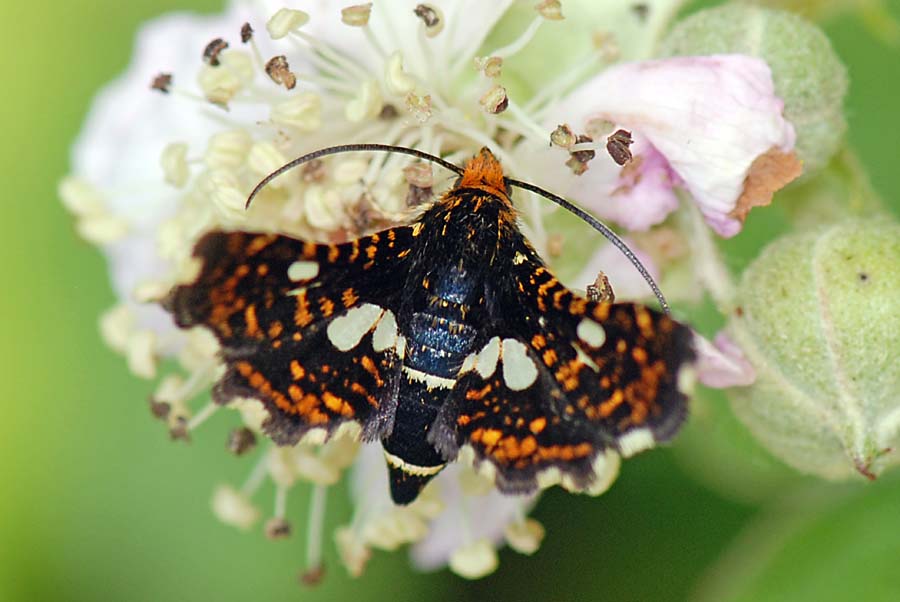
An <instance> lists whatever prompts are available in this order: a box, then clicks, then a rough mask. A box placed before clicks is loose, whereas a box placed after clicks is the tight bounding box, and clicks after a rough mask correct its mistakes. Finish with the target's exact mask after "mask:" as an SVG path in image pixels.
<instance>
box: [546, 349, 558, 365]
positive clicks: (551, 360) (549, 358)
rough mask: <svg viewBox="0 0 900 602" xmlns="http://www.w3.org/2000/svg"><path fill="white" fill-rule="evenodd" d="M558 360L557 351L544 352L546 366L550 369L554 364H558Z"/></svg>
mask: <svg viewBox="0 0 900 602" xmlns="http://www.w3.org/2000/svg"><path fill="white" fill-rule="evenodd" d="M557 359H558V358H557V356H556V351H554V350H553V349H548V350H547V351H545V352H544V355H543V360H544V365H546V366H547V367H548V368H552V367H553V364H555V363H556V360H557Z"/></svg>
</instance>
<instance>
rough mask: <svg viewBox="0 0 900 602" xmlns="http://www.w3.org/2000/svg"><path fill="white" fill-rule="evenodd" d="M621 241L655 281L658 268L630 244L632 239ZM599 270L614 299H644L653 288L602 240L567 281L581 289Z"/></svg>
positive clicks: (620, 254) (657, 275) (626, 259)
mask: <svg viewBox="0 0 900 602" xmlns="http://www.w3.org/2000/svg"><path fill="white" fill-rule="evenodd" d="M624 242H625V244H627V245H628V246H629V247H631V250H632V251H634V254H635V255H636V256H637V258H638V259H639V260H640V261H641V263H643V264H644V267H646V268H647V271H648V272H650V275H651V276H653V279H654V280H659V267H658V266H657V265H656V263H655V262H654V261H653V259H651V257H650V256H649V255H647V254H646V253H644V252H643V251H642V250H641V249H640V248H639V247H637V246H636V245H635V244H634V241H632V240H628V239H624ZM599 272H603V273H604V274H606V277H607V278H609V283H610V285H612V289H613V292H614V293H615V295H616V299H617V300H624V299H644V298H647V297H650V296H652V294H653V291H651V290H650V287H649V286H648V285H647V282H646V281H645V280H644V278H643V277H642V276H641V274H640V272H638V271H637V270H636V269H635V267H634V266H633V265H632V264H631V262H630V261H628V258H627V257H625V256H624V255H623V254H622V252H621V251H620V250H619V249H617V248H616V247H614V246H613V245H611V244H609V243H606V244H604V245H602V246H601V247H600V248H599V249H597V251H596V252H595V253H594V254H593V255H592V256H591V257H590V259H588V260H587V263H586V264H585V266H584V268H583V269H582V270H581V272H580V273H579V274H578V276H577V277H576V278H574V279H572V281H570V282H569V283H568V284H569V285H570V286H571V287H572V288H575V289H579V290H584V288H585V287H586V286H587V285H589V284H592V283H593V282H594V280H595V279H596V278H597V274H598V273H599Z"/></svg>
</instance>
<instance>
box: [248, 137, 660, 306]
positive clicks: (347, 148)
mask: <svg viewBox="0 0 900 602" xmlns="http://www.w3.org/2000/svg"><path fill="white" fill-rule="evenodd" d="M357 151H378V152H386V153H398V154H401V155H410V156H412V157H416V158H419V159H424V160H426V161H430V162H432V163H437V164H438V165H440V166H441V167H443V168H445V169H448V170H450V171H452V172H454V173H455V174H457V175H460V176H461V175H463V172H464V171H465V170H464V169H463V168H462V167H459V166H457V165H454V164H453V163H450V162H449V161H446V160H444V159H441V158H440V157H437V156H435V155H431V154H429V153H426V152H424V151H420V150H416V149H414V148H407V147H405V146H394V145H392V144H377V143H365V144H341V145H339V146H329V147H327V148H321V149H319V150H317V151H313V152H311V153H307V154H305V155H303V156H301V157H297V158H296V159H294V160H293V161H291V162H289V163H286V164H285V165H282V166H281V167H279V168H278V169H276V170H275V171H273V172H272V173H270V174H269V175H267V176H266V177H265V178H263V179H262V181H261V182H260V183H259V184H257V185H256V187H255V188H254V189H253V191H252V192H251V193H250V196H248V197H247V204H246V205H245V208H249V207H250V203H251V202H253V199H254V198H255V197H256V195H257V194H259V191H260V190H262V189H263V187H265V186H266V184H268V183H269V182H271V181H272V180H274V179H275V178H277V177H278V176H280V175H281V174H283V173H284V172H286V171H289V170H291V169H294V168H295V167H298V166H300V165H303V164H304V163H308V162H310V161H312V160H314V159H318V158H320V157H327V156H329V155H337V154H340V153H349V152H357ZM504 181H505V182H506V184H507V185H509V186H515V187H517V188H521V189H522V190H527V191H529V192H533V193H535V194H539V195H541V196H542V197H544V198H545V199H547V200H549V201H551V202H553V203H556V204H557V205H559V206H560V207H562V208H563V209H565V210H567V211H569V212H571V213H573V214H574V215H576V216H577V217H579V218H581V220H582V221H584V222H585V223H587V224H588V225H589V226H590V227H592V228H593V229H594V230H596V231H597V232H599V233H600V234H602V235H603V236H604V238H606V239H607V240H608V241H609V242H611V243H612V244H613V245H614V246H615V247H616V248H617V249H619V251H621V252H622V254H623V255H625V257H627V258H628V261H630V262H631V264H632V265H633V266H634V267H635V268H636V269H637V271H638V272H639V273H640V274H641V276H643V278H644V280H646V281H647V284H648V285H650V288H651V289H652V290H653V294H654V295H656V299H657V300H658V301H659V305H660V307H661V308H662V310H663V313H666V314H668V313H670V312H669V304H668V302H667V301H666V298H665V297H664V296H663V294H662V291H661V290H659V286H657V284H656V281H655V280H653V276H651V275H650V272H648V271H647V268H645V267H644V264H642V263H641V260H640V259H638V258H637V256H636V255H635V254H634V251H632V250H631V249H630V248H628V245H626V244H625V243H624V242H623V241H622V239H621V238H619V237H618V236H617V235H616V233H615V232H613V231H612V230H610V229H609V228H608V227H607V226H605V225H604V224H603V223H602V222H600V221H599V220H597V219H596V218H595V217H594V216H592V215H591V214H589V213H587V212H586V211H584V210H582V209H580V208H578V207H576V206H575V205H573V204H572V203H570V202H569V201H567V200H566V199H564V198H562V197H560V196H557V195H555V194H553V193H552V192H547V191H546V190H544V189H543V188H539V187H537V186H535V185H534V184H529V183H528V182H522V181H520V180H514V179H512V178H504Z"/></svg>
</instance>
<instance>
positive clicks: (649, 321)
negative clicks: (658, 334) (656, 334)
mask: <svg viewBox="0 0 900 602" xmlns="http://www.w3.org/2000/svg"><path fill="white" fill-rule="evenodd" d="M634 313H635V318H636V319H637V325H638V328H640V329H641V334H642V335H644V336H645V337H646V338H650V337H652V336H653V318H652V317H651V316H650V312H649V311H647V309H646V308H643V307H636V308H635V310H634Z"/></svg>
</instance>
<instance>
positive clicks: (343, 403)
mask: <svg viewBox="0 0 900 602" xmlns="http://www.w3.org/2000/svg"><path fill="white" fill-rule="evenodd" d="M322 402H323V403H324V404H325V407H326V408H328V409H329V410H331V411H332V412H334V413H336V414H340V415H341V416H346V417H348V418H349V417H351V416H353V413H354V412H353V406H351V405H350V404H349V403H347V400H345V399H343V398H341V397H338V396H337V395H335V394H333V393H331V392H330V391H325V392H324V393H322Z"/></svg>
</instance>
